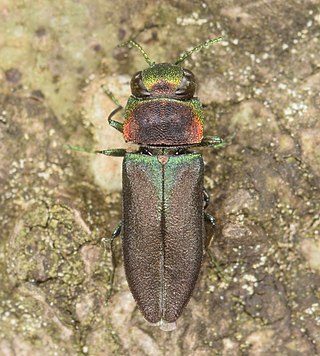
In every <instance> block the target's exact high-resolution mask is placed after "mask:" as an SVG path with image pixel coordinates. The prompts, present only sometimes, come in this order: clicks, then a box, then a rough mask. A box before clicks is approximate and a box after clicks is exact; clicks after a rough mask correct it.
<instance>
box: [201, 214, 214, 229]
mask: <svg viewBox="0 0 320 356" xmlns="http://www.w3.org/2000/svg"><path fill="white" fill-rule="evenodd" d="M204 219H205V220H206V221H207V222H208V223H210V224H211V225H212V226H213V227H215V226H216V219H215V218H214V217H213V216H212V215H210V214H208V213H204Z"/></svg>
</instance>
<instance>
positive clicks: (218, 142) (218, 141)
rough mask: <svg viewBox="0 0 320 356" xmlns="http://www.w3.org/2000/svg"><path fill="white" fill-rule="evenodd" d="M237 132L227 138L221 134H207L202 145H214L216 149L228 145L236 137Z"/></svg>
mask: <svg viewBox="0 0 320 356" xmlns="http://www.w3.org/2000/svg"><path fill="white" fill-rule="evenodd" d="M234 136H235V134H233V135H230V136H228V137H227V138H226V139H224V140H223V139H222V138H221V137H219V136H205V137H204V138H203V139H202V141H201V143H200V146H203V147H213V148H216V149H220V148H224V147H226V146H228V145H229V144H230V143H231V141H232V139H233V138H234Z"/></svg>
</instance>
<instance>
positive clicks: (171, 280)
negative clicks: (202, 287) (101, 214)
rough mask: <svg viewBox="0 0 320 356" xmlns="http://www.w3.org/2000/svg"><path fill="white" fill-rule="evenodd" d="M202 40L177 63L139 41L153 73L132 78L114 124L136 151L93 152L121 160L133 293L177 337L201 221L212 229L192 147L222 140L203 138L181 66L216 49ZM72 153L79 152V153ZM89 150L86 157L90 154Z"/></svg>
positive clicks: (196, 261)
mask: <svg viewBox="0 0 320 356" xmlns="http://www.w3.org/2000/svg"><path fill="white" fill-rule="evenodd" d="M220 40H221V38H217V39H211V40H207V41H205V42H204V43H203V44H201V45H198V46H196V47H194V48H193V49H192V50H190V51H187V52H185V53H184V54H182V55H181V56H180V57H179V58H178V60H177V61H176V62H175V64H169V63H160V64H155V63H154V62H152V61H151V60H150V59H149V57H148V56H147V54H146V53H145V52H144V50H143V49H142V48H141V46H140V45H139V44H138V43H137V42H135V41H134V40H130V41H128V42H127V43H125V44H124V45H127V44H131V45H133V46H135V47H137V48H138V49H139V50H140V51H141V53H142V54H143V56H144V58H145V59H146V61H147V63H148V64H149V68H147V69H145V70H143V71H139V72H137V73H136V74H135V75H134V76H133V77H132V79H131V83H130V86H131V93H132V95H131V96H130V97H129V99H128V102H127V105H126V107H125V113H124V121H123V123H121V122H118V121H115V120H113V119H112V117H113V115H115V114H116V113H117V112H118V111H119V110H121V109H122V106H121V105H120V104H119V102H118V101H117V100H116V99H115V97H114V96H113V94H112V93H111V92H109V91H108V90H105V92H106V93H107V95H108V96H109V97H110V98H111V100H113V102H114V103H115V104H116V105H117V108H116V109H115V110H114V111H113V112H112V113H111V114H110V115H109V118H108V121H109V124H110V125H111V126H112V127H114V128H115V129H117V130H118V131H120V132H122V133H123V136H124V139H125V141H126V142H132V143H135V144H138V145H139V149H138V150H137V152H131V153H129V152H127V151H126V150H125V149H109V150H108V149H107V150H102V151H95V152H96V153H101V154H105V155H108V156H118V157H120V156H122V157H124V161H123V220H122V222H121V223H120V224H119V225H118V227H117V228H116V229H115V231H114V233H113V235H112V237H113V238H114V237H115V236H117V235H119V234H120V232H121V229H122V242H123V256H124V265H125V271H126V276H127V280H128V284H129V287H130V290H131V292H132V295H133V297H134V298H135V300H136V302H137V304H138V306H139V309H140V310H141V312H142V314H143V316H144V317H145V319H146V320H148V321H149V322H151V323H154V324H158V325H160V327H161V328H162V329H163V330H172V329H173V327H174V325H175V321H176V320H177V319H178V318H179V316H180V315H181V313H182V311H183V308H184V307H185V306H186V304H187V303H188V301H189V299H190V297H191V295H192V292H193V289H194V286H195V283H196V281H197V278H198V276H199V271H200V267H201V261H202V256H203V246H204V237H205V230H204V221H205V220H207V221H209V222H210V223H211V224H212V225H214V218H213V217H212V216H211V215H209V214H208V213H206V212H205V209H206V206H207V205H208V202H209V196H208V194H207V193H206V192H205V191H204V187H203V170H204V168H203V160H202V156H201V154H199V153H195V152H192V151H191V148H193V147H201V146H206V147H216V146H217V145H219V144H221V142H222V140H221V139H220V138H219V137H218V136H208V137H204V136H203V120H204V115H203V109H202V105H201V102H200V101H199V99H198V98H196V97H195V96H194V94H195V88H196V84H195V78H194V75H193V74H192V72H190V71H189V70H187V69H184V68H182V67H181V66H180V65H177V64H179V63H181V62H182V61H183V60H184V59H185V58H187V57H188V56H190V55H191V54H192V53H193V52H197V51H199V50H200V49H202V48H205V47H208V46H209V45H211V44H213V43H215V42H219V41H220ZM75 149H78V148H77V146H75ZM85 151H86V150H85Z"/></svg>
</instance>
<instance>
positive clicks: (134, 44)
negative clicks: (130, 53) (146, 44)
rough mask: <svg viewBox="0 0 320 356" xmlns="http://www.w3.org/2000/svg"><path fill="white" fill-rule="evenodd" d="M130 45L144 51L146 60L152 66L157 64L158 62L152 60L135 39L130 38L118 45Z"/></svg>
mask: <svg viewBox="0 0 320 356" xmlns="http://www.w3.org/2000/svg"><path fill="white" fill-rule="evenodd" d="M130 45H131V46H134V47H136V48H138V50H139V51H140V52H141V53H142V55H143V57H144V59H145V60H146V62H147V63H148V64H149V66H150V67H152V66H154V65H155V64H156V62H152V60H151V59H150V58H149V56H148V55H147V53H146V52H145V51H144V49H143V48H142V47H141V46H140V45H139V43H138V42H136V41H135V40H129V41H127V42H123V43H120V44H119V45H118V46H117V47H128V46H130Z"/></svg>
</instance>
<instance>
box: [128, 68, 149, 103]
mask: <svg viewBox="0 0 320 356" xmlns="http://www.w3.org/2000/svg"><path fill="white" fill-rule="evenodd" d="M130 87H131V93H132V95H134V96H135V97H137V98H141V97H142V98H144V97H148V96H150V93H149V91H148V90H147V88H146V87H145V86H144V84H143V80H142V72H137V73H136V74H135V75H134V76H133V77H132V79H131V83H130Z"/></svg>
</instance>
